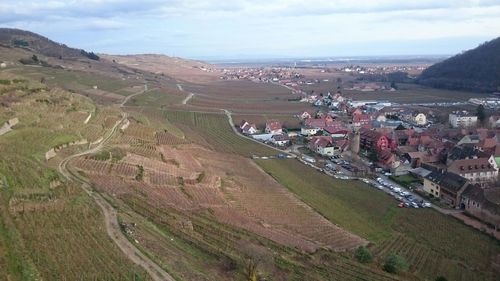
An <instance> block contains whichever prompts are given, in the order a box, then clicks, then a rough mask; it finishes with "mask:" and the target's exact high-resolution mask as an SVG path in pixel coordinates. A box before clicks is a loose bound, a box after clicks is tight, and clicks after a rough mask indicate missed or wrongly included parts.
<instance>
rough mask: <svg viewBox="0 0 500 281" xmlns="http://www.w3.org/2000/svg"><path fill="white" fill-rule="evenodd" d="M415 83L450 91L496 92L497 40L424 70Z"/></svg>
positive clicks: (499, 85) (499, 71)
mask: <svg viewBox="0 0 500 281" xmlns="http://www.w3.org/2000/svg"><path fill="white" fill-rule="evenodd" d="M418 82H419V83H420V84H423V85H427V86H432V87H436V88H444V89H450V90H467V91H475V92H494V91H499V90H500V38H496V39H494V40H491V41H489V42H486V43H484V44H482V45H480V46H479V47H477V48H475V49H472V50H469V51H466V52H464V53H462V54H458V55H456V56H454V57H451V58H449V59H447V60H444V61H442V62H439V63H437V64H435V65H433V66H431V67H429V68H427V69H426V70H424V71H423V72H422V74H421V76H420V77H419V79H418Z"/></svg>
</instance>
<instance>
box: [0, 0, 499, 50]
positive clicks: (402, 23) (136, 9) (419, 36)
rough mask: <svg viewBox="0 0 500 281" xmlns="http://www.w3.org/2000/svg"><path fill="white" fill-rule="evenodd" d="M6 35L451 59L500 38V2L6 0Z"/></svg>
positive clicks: (102, 45)
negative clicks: (18, 32) (18, 31)
mask: <svg viewBox="0 0 500 281" xmlns="http://www.w3.org/2000/svg"><path fill="white" fill-rule="evenodd" d="M0 27H16V28H22V29H27V30H31V31H34V32H37V33H40V34H42V35H44V36H47V37H49V38H51V39H53V40H55V41H58V42H61V43H65V44H67V45H69V46H73V47H78V48H84V49H87V50H91V51H96V52H106V53H113V54H131V53H163V54H167V55H175V56H182V57H189V58H201V59H217V58H222V59H230V58H260V57H262V58H268V57H320V56H335V57H339V56H340V57H342V56H374V55H426V54H453V53H457V52H460V51H463V50H466V49H470V48H473V47H476V46H477V45H478V44H480V43H482V42H484V41H486V40H489V39H492V38H494V37H498V36H500V0H484V1H482V0H417V1H415V0H412V1H407V0H357V1H354V0H302V1H299V0H222V1H215V0H66V1H63V0H41V1H37V0H1V1H0Z"/></svg>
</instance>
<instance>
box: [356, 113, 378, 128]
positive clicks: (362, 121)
mask: <svg viewBox="0 0 500 281" xmlns="http://www.w3.org/2000/svg"><path fill="white" fill-rule="evenodd" d="M372 120H373V118H372V116H371V115H369V114H356V115H354V116H353V117H352V125H353V126H354V127H357V128H361V127H363V128H367V127H371V122H372Z"/></svg>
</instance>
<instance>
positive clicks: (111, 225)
mask: <svg viewBox="0 0 500 281" xmlns="http://www.w3.org/2000/svg"><path fill="white" fill-rule="evenodd" d="M147 89H148V87H147V84H145V85H144V91H142V92H139V93H136V94H133V95H130V96H128V97H127V98H125V99H124V101H123V102H122V103H121V104H120V107H123V106H124V105H125V103H127V101H128V100H129V99H130V98H131V97H132V96H137V95H140V94H144V93H145V92H146V91H147ZM127 117H128V114H127V113H126V112H123V111H122V118H121V119H120V120H119V121H117V122H116V123H115V125H114V126H113V128H111V130H110V131H109V132H108V133H107V134H105V136H103V138H102V140H101V141H100V142H99V143H98V144H97V145H96V146H95V147H93V148H89V149H87V150H85V151H83V152H80V153H76V154H73V155H70V156H68V157H66V158H65V159H64V160H62V161H61V163H59V167H58V169H59V172H60V173H61V174H62V175H63V176H64V177H65V178H66V179H67V180H69V181H74V182H76V183H79V184H80V187H81V188H82V189H83V190H84V191H85V192H86V193H87V194H88V195H89V196H90V197H92V199H94V201H95V203H96V204H97V205H98V206H99V207H100V208H101V210H102V212H103V214H104V223H105V225H106V232H107V233H108V235H109V237H110V238H111V240H113V242H114V243H115V244H116V245H117V246H118V247H119V248H120V250H122V252H123V253H124V254H125V255H126V256H127V258H129V259H130V260H131V261H133V262H134V263H135V264H137V265H139V266H141V267H143V268H144V270H146V272H147V273H148V274H149V275H150V276H151V278H152V279H153V280H155V281H175V279H174V278H173V277H172V276H170V274H168V273H167V272H166V271H165V270H163V269H162V268H161V267H160V266H159V265H158V264H156V263H155V262H154V261H152V260H151V259H150V258H148V257H147V256H146V255H145V254H143V253H142V252H141V251H140V250H139V249H137V247H135V245H134V244H132V243H131V242H130V241H129V240H128V239H127V237H125V235H124V234H123V232H122V231H121V228H120V226H119V224H118V213H117V211H116V210H115V209H114V207H113V206H112V205H111V204H110V203H108V201H106V199H104V197H102V195H100V194H99V193H98V192H94V191H93V190H92V186H91V184H90V182H89V181H88V180H87V179H86V178H84V177H82V176H81V175H79V174H78V173H75V172H73V171H71V170H70V169H69V168H68V163H69V162H70V161H71V160H72V159H75V158H77V157H80V156H83V155H88V154H92V153H96V152H99V151H100V150H102V148H103V147H104V146H105V145H106V144H107V143H108V142H109V140H111V138H112V137H113V136H114V134H115V133H116V132H117V131H118V128H119V127H120V125H121V124H123V123H124V122H125V120H126V119H127Z"/></svg>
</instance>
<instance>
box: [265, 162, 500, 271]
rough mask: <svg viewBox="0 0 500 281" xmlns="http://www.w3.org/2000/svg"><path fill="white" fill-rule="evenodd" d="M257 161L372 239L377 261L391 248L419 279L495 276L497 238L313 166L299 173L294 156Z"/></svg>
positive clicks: (313, 203)
mask: <svg viewBox="0 0 500 281" xmlns="http://www.w3.org/2000/svg"><path fill="white" fill-rule="evenodd" d="M258 163H259V165H260V166H261V167H263V169H264V170H265V171H266V172H267V173H269V174H270V175H272V176H273V177H274V178H275V179H277V180H278V181H279V182H280V183H282V184H283V185H284V186H286V187H287V188H288V189H290V190H291V191H293V192H294V193H295V194H297V195H298V196H299V198H301V199H302V200H303V201H304V202H306V203H307V204H308V205H310V206H311V207H312V208H314V209H315V210H317V211H318V212H320V213H321V214H322V215H324V216H325V217H326V218H328V219H329V220H330V221H332V222H335V223H337V224H338V225H340V226H342V227H344V228H346V229H347V230H350V231H352V232H353V233H356V234H358V235H361V236H362V237H365V238H368V239H369V240H370V241H372V242H374V245H373V246H371V248H372V250H373V251H374V252H375V254H376V255H377V258H378V259H379V260H383V258H384V256H385V255H386V254H387V253H388V252H391V251H396V252H398V253H401V254H402V255H403V256H405V257H406V258H407V259H408V261H410V270H411V271H412V272H413V273H414V274H415V275H417V276H419V277H421V278H434V277H435V276H438V275H443V276H446V277H448V278H453V279H451V280H455V278H457V280H495V278H497V277H498V273H494V271H493V269H492V268H491V266H490V265H491V262H492V260H493V259H494V258H495V255H497V254H498V253H499V251H500V249H499V247H500V246H499V245H498V243H496V242H495V241H494V240H493V239H492V238H490V237H488V236H486V235H484V234H481V233H479V232H477V231H475V230H474V229H471V228H469V227H467V226H465V225H463V224H461V223H459V222H457V221H454V220H453V219H452V218H449V217H446V216H444V215H442V214H439V213H437V212H436V211H434V210H429V209H426V210H413V209H403V210H401V209H397V208H395V205H396V204H395V203H396V202H395V201H394V200H393V199H392V198H390V197H389V196H387V195H385V193H382V192H378V191H377V190H374V189H372V188H370V187H368V186H367V185H364V184H362V183H361V182H356V181H353V182H350V183H349V184H348V185H346V184H345V183H341V182H339V181H337V180H335V179H331V178H330V177H328V176H326V175H323V174H320V173H318V172H316V171H314V170H312V169H310V170H308V173H307V176H302V177H301V176H300V175H305V174H304V173H303V169H304V166H303V165H302V164H300V163H299V162H298V161H296V160H270V161H259V162H258ZM429 222H432V223H429ZM450 233H453V235H450ZM458 277H460V278H463V279H458Z"/></svg>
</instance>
